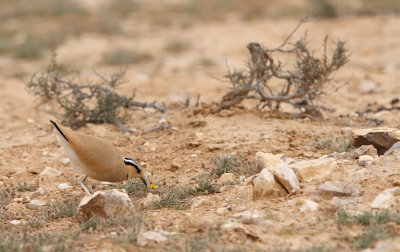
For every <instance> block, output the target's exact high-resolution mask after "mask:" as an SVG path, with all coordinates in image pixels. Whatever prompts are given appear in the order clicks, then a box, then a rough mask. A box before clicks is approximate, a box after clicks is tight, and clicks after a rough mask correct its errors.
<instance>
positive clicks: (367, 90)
mask: <svg viewBox="0 0 400 252" xmlns="http://www.w3.org/2000/svg"><path fill="white" fill-rule="evenodd" d="M360 91H361V92H363V93H364V94H371V93H380V92H382V89H381V88H380V87H379V86H378V85H376V83H375V82H372V81H364V82H363V83H362V84H361V86H360Z"/></svg>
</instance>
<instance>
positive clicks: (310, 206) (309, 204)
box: [300, 199, 319, 212]
mask: <svg viewBox="0 0 400 252" xmlns="http://www.w3.org/2000/svg"><path fill="white" fill-rule="evenodd" d="M318 208H319V204H318V203H316V202H314V201H312V200H307V199H306V200H305V201H304V203H303V205H302V206H301V207H300V212H314V211H316V210H318Z"/></svg>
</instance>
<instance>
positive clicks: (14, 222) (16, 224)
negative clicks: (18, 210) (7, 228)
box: [10, 220, 21, 226]
mask: <svg viewBox="0 0 400 252" xmlns="http://www.w3.org/2000/svg"><path fill="white" fill-rule="evenodd" d="M10 223H11V224H12V225H14V226H18V225H21V221H20V220H12V221H10Z"/></svg>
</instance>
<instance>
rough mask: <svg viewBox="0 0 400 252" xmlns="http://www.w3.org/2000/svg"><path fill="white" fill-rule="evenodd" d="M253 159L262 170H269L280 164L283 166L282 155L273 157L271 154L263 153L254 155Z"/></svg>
mask: <svg viewBox="0 0 400 252" xmlns="http://www.w3.org/2000/svg"><path fill="white" fill-rule="evenodd" d="M255 159H256V161H257V162H259V163H260V165H261V166H262V168H269V169H271V168H272V167H275V166H277V165H280V164H285V161H284V160H283V159H284V155H283V154H278V155H274V154H272V153H264V152H261V151H259V152H257V153H256V155H255Z"/></svg>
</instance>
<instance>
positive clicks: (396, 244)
mask: <svg viewBox="0 0 400 252" xmlns="http://www.w3.org/2000/svg"><path fill="white" fill-rule="evenodd" d="M399 251H400V238H399V237H393V238H389V239H386V240H383V241H379V242H377V243H376V244H375V245H374V247H373V248H370V249H365V250H363V252H399Z"/></svg>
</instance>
